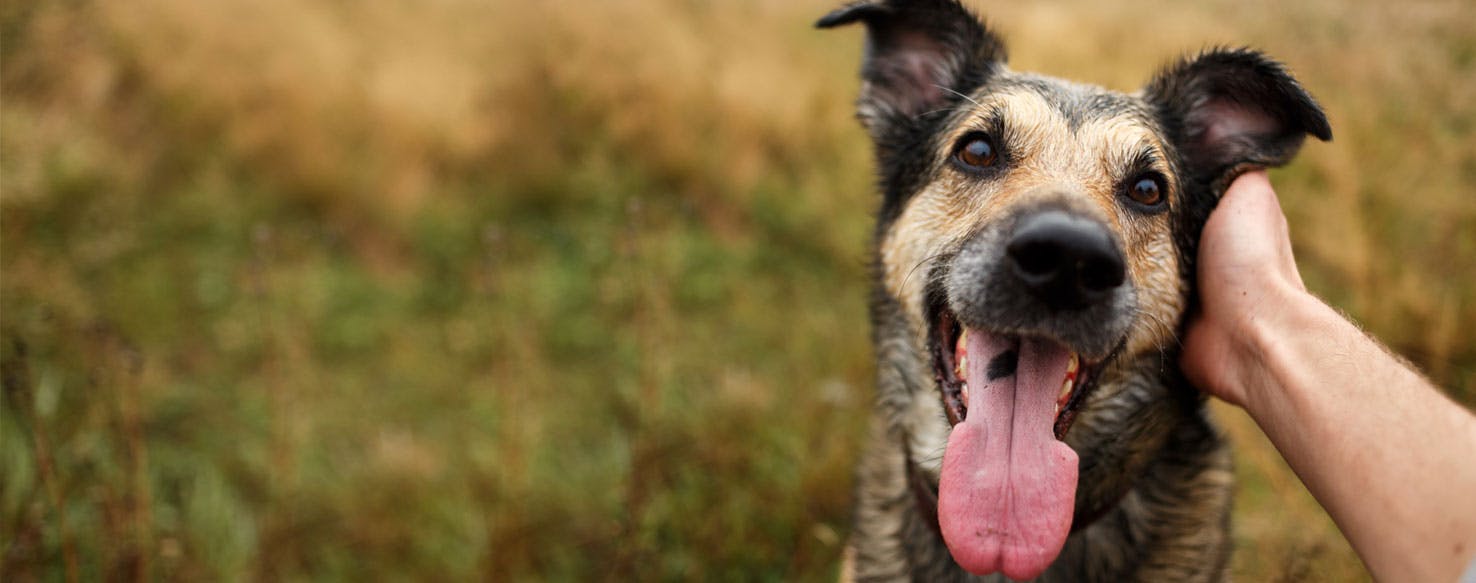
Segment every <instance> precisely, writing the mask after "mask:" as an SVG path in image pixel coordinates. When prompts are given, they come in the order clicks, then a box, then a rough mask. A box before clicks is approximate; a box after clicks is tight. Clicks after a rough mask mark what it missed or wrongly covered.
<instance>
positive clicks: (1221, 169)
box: [1144, 49, 1332, 183]
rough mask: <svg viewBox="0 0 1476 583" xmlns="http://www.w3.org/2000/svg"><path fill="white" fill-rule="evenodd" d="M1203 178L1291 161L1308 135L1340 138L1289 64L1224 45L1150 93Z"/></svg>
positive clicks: (1174, 70)
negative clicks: (1291, 72)
mask: <svg viewBox="0 0 1476 583" xmlns="http://www.w3.org/2000/svg"><path fill="white" fill-rule="evenodd" d="M1144 94H1145V98H1146V99H1147V100H1148V101H1149V103H1151V104H1154V105H1155V106H1156V107H1157V108H1158V112H1159V118H1160V120H1162V121H1163V123H1164V126H1165V128H1167V129H1168V131H1169V134H1170V136H1169V137H1170V140H1171V141H1172V142H1173V143H1174V145H1175V146H1176V147H1177V148H1178V149H1179V151H1180V153H1181V154H1182V155H1183V158H1184V163H1185V165H1186V166H1187V169H1188V170H1189V171H1190V172H1191V173H1193V174H1194V175H1195V177H1196V178H1199V179H1201V180H1204V181H1205V182H1209V183H1214V182H1218V181H1219V180H1220V179H1222V178H1224V177H1225V175H1226V174H1227V173H1234V172H1236V171H1237V170H1236V169H1238V168H1244V167H1247V166H1263V167H1269V166H1279V165H1282V164H1285V163H1286V162H1288V161H1290V160H1291V158H1292V157H1293V156H1294V155H1295V154H1296V152H1297V150H1298V148H1299V147H1300V146H1301V144H1302V140H1303V138H1304V137H1305V136H1307V135H1309V134H1310V135H1312V136H1315V137H1317V138H1319V139H1323V140H1329V139H1332V130H1331V128H1329V127H1328V123H1327V117H1326V116H1325V115H1324V114H1323V113H1322V108H1321V107H1319V106H1318V105H1317V102H1316V101H1314V100H1313V99H1312V96H1311V95H1308V94H1307V92H1306V90H1304V89H1303V88H1302V86H1301V84H1300V83H1297V81H1296V79H1294V78H1292V76H1291V75H1290V74H1289V73H1287V72H1286V69H1285V68H1284V67H1282V66H1281V64H1279V63H1277V62H1275V61H1272V60H1271V59H1269V58H1266V57H1265V56H1264V55H1262V54H1260V53H1258V52H1255V51H1251V50H1247V49H1216V50H1211V51H1208V52H1205V53H1203V54H1201V55H1199V56H1198V57H1195V58H1192V59H1186V60H1183V61H1180V62H1178V63H1176V64H1174V65H1172V66H1170V67H1168V68H1166V69H1165V70H1164V71H1163V72H1161V73H1159V74H1158V76H1157V77H1155V78H1154V80H1153V81H1152V82H1151V83H1150V84H1149V85H1148V87H1147V88H1146V89H1145V91H1144Z"/></svg>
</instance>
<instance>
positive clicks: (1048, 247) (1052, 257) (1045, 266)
mask: <svg viewBox="0 0 1476 583" xmlns="http://www.w3.org/2000/svg"><path fill="white" fill-rule="evenodd" d="M1009 253H1010V256H1011V257H1012V258H1014V260H1015V266H1016V267H1018V268H1019V270H1020V271H1022V272H1024V273H1025V274H1028V275H1050V274H1051V273H1053V272H1055V271H1056V270H1057V269H1059V268H1060V265H1059V264H1060V262H1059V260H1058V259H1059V255H1060V249H1058V248H1057V247H1056V245H1054V244H1051V243H1050V242H1048V241H1040V240H1016V241H1012V242H1011V243H1010V247H1009Z"/></svg>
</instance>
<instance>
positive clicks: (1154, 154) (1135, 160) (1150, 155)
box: [1123, 144, 1164, 176]
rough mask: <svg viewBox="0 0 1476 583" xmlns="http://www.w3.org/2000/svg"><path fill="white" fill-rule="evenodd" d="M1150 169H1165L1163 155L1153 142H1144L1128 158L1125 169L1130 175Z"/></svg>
mask: <svg viewBox="0 0 1476 583" xmlns="http://www.w3.org/2000/svg"><path fill="white" fill-rule="evenodd" d="M1148 170H1164V163H1163V156H1162V155H1160V154H1159V153H1158V148H1156V147H1154V146H1153V144H1142V145H1140V146H1138V150H1137V151H1136V152H1134V153H1133V154H1132V156H1131V157H1129V158H1128V163H1127V165H1126V167H1124V168H1123V171H1124V172H1126V173H1127V174H1128V175H1129V176H1130V175H1133V174H1137V173H1139V172H1145V171H1148Z"/></svg>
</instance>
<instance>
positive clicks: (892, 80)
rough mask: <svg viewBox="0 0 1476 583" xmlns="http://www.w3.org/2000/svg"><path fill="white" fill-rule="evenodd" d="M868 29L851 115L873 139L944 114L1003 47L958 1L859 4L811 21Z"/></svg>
mask: <svg viewBox="0 0 1476 583" xmlns="http://www.w3.org/2000/svg"><path fill="white" fill-rule="evenodd" d="M858 21H859V22H862V23H864V24H866V32H867V35H866V54H865V58H864V61H863V63H862V65H861V78H862V80H863V83H862V86H861V97H860V99H859V100H858V101H857V109H858V112H859V115H860V117H861V121H862V123H864V124H865V125H866V127H867V129H868V130H870V131H871V134H872V137H873V138H874V139H876V140H878V141H879V142H880V141H883V140H884V138H885V137H886V136H887V135H888V134H890V133H891V130H892V129H901V128H906V127H910V126H912V125H913V124H914V123H915V122H916V121H917V118H919V117H920V116H923V115H924V114H927V113H929V112H932V111H936V110H939V109H944V108H947V107H948V106H950V105H952V104H953V103H956V102H957V101H958V100H960V99H963V97H962V95H961V94H967V93H968V92H970V91H971V90H973V89H974V88H976V87H978V86H979V85H982V84H983V83H984V81H985V80H986V79H987V78H988V77H989V75H990V73H992V72H993V71H994V69H995V67H996V64H997V63H1003V62H1004V60H1005V50H1004V44H1003V43H1001V42H1000V41H999V39H998V38H996V37H995V36H994V35H993V34H992V33H990V32H989V30H988V29H986V28H985V27H984V25H983V24H982V23H981V22H980V21H979V19H978V17H976V16H974V15H973V14H972V13H970V12H969V11H968V10H967V9H965V8H964V7H963V6H961V5H959V4H958V2H957V1H956V0H912V1H907V0H863V1H860V2H853V3H851V4H847V5H846V6H843V7H841V8H839V9H837V10H835V11H834V12H831V13H830V14H827V15H825V17H824V18H821V19H820V20H819V21H818V22H816V23H815V26H816V27H817V28H832V27H836V26H841V25H845V24H850V23H853V22H858Z"/></svg>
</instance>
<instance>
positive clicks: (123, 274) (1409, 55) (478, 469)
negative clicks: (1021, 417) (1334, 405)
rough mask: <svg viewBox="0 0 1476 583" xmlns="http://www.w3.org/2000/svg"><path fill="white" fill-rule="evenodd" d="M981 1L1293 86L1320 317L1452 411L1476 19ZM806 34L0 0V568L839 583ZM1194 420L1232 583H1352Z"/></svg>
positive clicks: (842, 430) (1264, 473)
mask: <svg viewBox="0 0 1476 583" xmlns="http://www.w3.org/2000/svg"><path fill="white" fill-rule="evenodd" d="M976 6H977V7H978V8H979V9H980V11H981V12H983V13H984V14H986V15H987V16H988V17H989V19H990V20H991V22H993V23H994V24H995V25H996V27H997V28H998V29H999V30H1000V31H1002V32H1003V34H1004V36H1005V37H1006V39H1007V41H1008V42H1009V45H1010V48H1011V54H1012V64H1013V66H1015V67H1016V68H1018V69H1026V70H1035V71H1039V72H1043V73H1046V74H1052V75H1058V76H1062V77H1069V78H1074V79H1079V80H1084V81H1088V82H1094V83H1098V84H1102V85H1105V86H1108V87H1112V88H1116V89H1121V90H1132V89H1133V88H1135V87H1136V86H1138V85H1139V84H1140V83H1141V82H1142V81H1143V80H1145V79H1146V78H1147V77H1148V75H1150V74H1151V72H1152V71H1153V70H1154V68H1155V67H1157V66H1158V65H1160V64H1162V63H1164V62H1166V61H1167V60H1168V59H1170V58H1172V57H1174V56H1176V55H1179V54H1181V53H1184V52H1192V51H1195V50H1197V49H1199V48H1201V47H1203V46H1207V45H1211V44H1230V45H1240V44H1249V45H1252V46H1256V47H1259V48H1262V49H1265V50H1266V51H1268V52H1270V53H1271V54H1273V55H1275V56H1277V57H1278V58H1280V59H1282V60H1284V61H1285V62H1287V63H1288V64H1289V65H1290V66H1291V67H1292V69H1293V70H1294V71H1295V72H1296V74H1297V75H1298V77H1299V78H1300V79H1301V80H1302V81H1303V82H1304V84H1305V85H1306V86H1307V87H1308V88H1310V89H1311V90H1312V92H1313V93H1314V94H1315V95H1316V96H1317V97H1318V98H1319V99H1320V101H1321V102H1322V104H1323V105H1324V106H1325V108H1326V109H1327V111H1328V113H1329V115H1330V117H1331V120H1332V123H1333V128H1334V133H1335V135H1336V140H1335V141H1334V142H1332V143H1330V144H1321V143H1317V144H1311V145H1309V146H1308V147H1307V148H1306V149H1305V150H1304V154H1303V156H1302V157H1301V158H1300V159H1299V161H1298V162H1297V163H1296V164H1295V165H1294V166H1293V167H1291V168H1289V169H1287V170H1283V171H1280V172H1278V173H1276V174H1275V175H1274V179H1275V180H1276V182H1277V185H1278V187H1279V189H1280V191H1281V194H1282V197H1283V204H1284V206H1285V208H1286V210H1287V213H1288V215H1289V218H1290V220H1291V223H1292V229H1293V237H1294V242H1295V245H1296V248H1297V249H1296V250H1297V253H1298V258H1299V260H1300V263H1301V266H1302V269H1303V273H1304V276H1305V277H1306V279H1307V281H1308V284H1309V286H1310V287H1312V288H1313V289H1314V290H1315V291H1316V292H1317V293H1319V294H1321V295H1322V296H1323V297H1325V298H1327V299H1328V300H1329V301H1330V302H1332V303H1334V304H1335V305H1336V306H1338V307H1340V308H1341V309H1343V310H1345V311H1346V312H1347V313H1348V314H1349V315H1350V316H1352V317H1353V318H1354V319H1356V320H1357V321H1359V322H1360V323H1362V324H1363V325H1364V326H1365V327H1366V328H1367V329H1368V330H1369V331H1370V332H1371V333H1372V334H1374V335H1376V336H1378V337H1380V338H1382V339H1384V340H1385V341H1386V342H1388V343H1389V344H1390V346H1391V347H1393V348H1394V349H1395V350H1396V351H1398V352H1400V353H1401V354H1404V355H1406V356H1407V357H1409V358H1410V359H1411V360H1413V361H1414V362H1415V363H1417V364H1418V365H1419V366H1420V367H1421V368H1423V369H1424V370H1425V371H1427V372H1428V373H1429V374H1430V375H1431V377H1432V378H1434V379H1435V380H1436V381H1437V382H1438V383H1440V384H1441V385H1443V386H1445V387H1448V388H1450V390H1451V391H1452V394H1454V395H1456V396H1457V398H1459V399H1461V400H1463V402H1466V403H1472V402H1473V401H1476V328H1473V327H1471V326H1469V323H1471V322H1476V275H1473V274H1472V272H1471V266H1473V265H1476V235H1473V234H1476V203H1473V202H1472V198H1471V195H1472V192H1473V191H1476V138H1473V135H1472V132H1473V128H1476V105H1473V104H1476V32H1473V30H1472V29H1471V26H1470V24H1469V23H1471V22H1476V6H1473V5H1472V4H1471V3H1470V2H1465V1H1461V0H1434V1H1426V2H1414V3H1388V2H1372V1H1361V2H1336V1H1333V0H1312V1H1309V2H1297V3H1292V4H1287V3H1280V2H1270V1H1256V2H1249V3H1247V2H1230V1H1228V0H1224V1H1216V2H1209V3H1201V4H1196V5H1193V6H1186V5H1181V4H1174V3H1165V2H1154V1H1150V0H1125V1H1123V2H1119V3H1112V4H1107V3H1093V2H1086V1H1053V2H1042V3H1003V2H1001V3H988V4H976ZM829 8H831V5H830V4H828V3H825V2H820V1H807V2H800V3H792V2H785V1H780V0H745V1H741V2H732V3H694V2H683V1H678V0H642V1H636V0H622V1H614V2H602V3H577V4H576V3H569V2H543V3H533V2H511V1H506V0H495V1H492V2H472V1H467V0H444V1H440V2H430V3H413V2H404V1H400V2H383V3H374V4H368V5H351V4H344V3H334V2H316V1H307V0H300V1H288V0H217V1H215V2H208V3H199V2H191V1H188V0H140V1H137V2H129V3H107V2H92V1H86V0H82V1H75V2H62V1H51V2H12V3H6V4H4V5H0V51H3V58H0V97H3V101H0V105H3V107H0V181H3V182H0V186H3V188H0V221H3V223H0V240H3V256H0V266H3V270H4V271H3V280H0V291H3V298H0V314H3V322H0V332H3V338H0V340H3V350H4V353H3V356H4V360H3V363H4V371H3V372H4V375H3V376H4V390H5V400H4V409H3V411H0V413H3V415H0V459H3V460H4V461H3V464H4V465H3V467H4V472H3V473H4V477H3V478H0V510H3V520H0V523H3V526H0V529H3V530H0V545H3V547H4V549H3V553H4V555H3V559H0V560H3V563H0V566H3V571H4V572H5V573H6V574H7V575H10V574H14V576H15V577H16V579H17V580H25V579H28V578H33V577H46V578H54V576H55V575H57V574H62V575H66V574H68V573H75V574H77V575H79V576H81V577H84V578H92V577H93V576H96V575H100V574H102V573H120V574H133V575H138V576H141V577H142V576H154V577H161V578H182V579H198V578H217V577H219V578H228V579H239V578H248V577H253V578H287V577H291V578H298V577H314V578H359V577H363V576H367V575H369V574H374V575H377V576H389V577H393V576H406V577H415V578H436V577H451V578H467V577H471V576H474V575H477V574H481V575H485V576H489V577H497V578H501V577H505V576H508V575H512V576H523V577H528V576H531V575H533V574H538V575H541V577H539V578H591V577H595V576H608V575H611V574H614V575H617V576H624V577H628V578H642V579H647V578H678V577H680V578H703V577H713V576H726V577H729V578H744V579H751V578H767V579H778V578H785V579H792V578H801V579H824V578H827V577H829V576H830V573H831V572H832V569H833V567H834V562H835V560H836V558H837V556H838V552H839V545H840V542H841V541H842V540H843V539H844V536H845V531H846V524H847V516H846V513H847V508H848V504H849V501H848V496H849V476H850V473H849V472H850V470H849V466H850V464H851V461H852V460H853V459H854V455H855V448H856V445H857V443H858V436H859V431H860V429H861V426H862V423H864V417H865V414H866V410H867V404H866V398H867V396H868V395H869V392H868V390H867V388H866V387H868V386H869V379H870V374H871V373H870V364H869V360H868V358H869V352H868V351H869V349H868V346H867V341H866V332H867V327H866V323H865V319H864V318H865V307H864V300H865V292H866V290H865V286H866V280H865V278H866V273H865V269H864V262H865V260H866V257H865V253H866V250H865V249H866V247H865V246H866V243H867V237H868V234H869V228H870V224H869V221H870V212H871V210H872V207H873V205H874V202H875V198H874V194H873V193H872V192H871V172H872V170H871V168H870V161H869V152H868V146H867V144H866V143H865V138H864V136H863V134H862V132H861V131H860V129H859V128H858V127H857V126H856V124H855V122H854V121H853V119H852V112H851V105H850V104H851V103H852V100H853V99H854V92H855V90H856V86H857V82H856V79H855V70H856V67H857V60H858V58H859V54H860V33H859V31H846V32H828V33H826V32H819V31H814V30H812V29H811V28H810V27H809V25H810V23H811V22H812V21H813V20H814V18H816V17H817V16H819V15H820V14H822V13H824V12H825V11H826V10H827V9H829ZM1217 414H1219V415H1221V416H1222V417H1224V418H1225V420H1226V423H1225V426H1226V430H1227V433H1229V435H1230V436H1231V437H1232V438H1233V439H1234V441H1235V442H1236V444H1237V446H1238V454H1237V468H1238V472H1239V474H1240V477H1241V486H1240V488H1241V491H1240V493H1239V497H1238V499H1237V510H1236V525H1237V526H1236V528H1237V531H1236V532H1237V538H1236V540H1237V545H1238V553H1237V555H1236V558H1235V563H1234V567H1235V571H1236V574H1237V576H1238V577H1237V578H1240V579H1245V580H1253V581H1258V580H1270V579H1277V580H1301V579H1318V580H1324V579H1325V580H1346V579H1357V578H1360V577H1364V574H1363V572H1362V568H1361V566H1360V565H1359V564H1358V563H1357V560H1356V558H1355V557H1354V556H1353V555H1352V554H1351V552H1350V551H1349V550H1348V548H1347V545H1346V543H1344V542H1343V541H1342V540H1341V538H1340V537H1339V536H1338V534H1337V532H1336V529H1335V528H1334V527H1333V526H1332V525H1331V523H1330V522H1329V521H1328V520H1327V518H1326V516H1325V515H1324V514H1323V513H1322V512H1321V510H1319V509H1318V508H1317V506H1316V505H1315V503H1314V502H1313V501H1312V500H1311V499H1310V497H1309V496H1308V495H1307V494H1306V491H1305V489H1303V488H1302V487H1301V486H1300V484H1299V483H1298V482H1297V481H1296V479H1295V476H1293V475H1292V474H1290V473H1289V472H1288V471H1287V469H1286V468H1285V466H1284V464H1282V462H1281V461H1280V459H1279V458H1278V457H1277V456H1276V454H1275V452H1274V450H1272V449H1271V448H1270V447H1269V446H1268V445H1267V444H1266V443H1265V442H1264V440H1263V439H1262V438H1261V437H1260V436H1259V433H1258V432H1257V431H1256V430H1255V428H1254V426H1253V425H1252V424H1251V423H1250V422H1249V421H1248V420H1246V419H1245V418H1244V417H1243V416H1240V415H1239V414H1238V413H1237V412H1234V411H1230V410H1228V409H1225V408H1218V409H1217ZM8 578H9V577H7V579H8Z"/></svg>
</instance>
